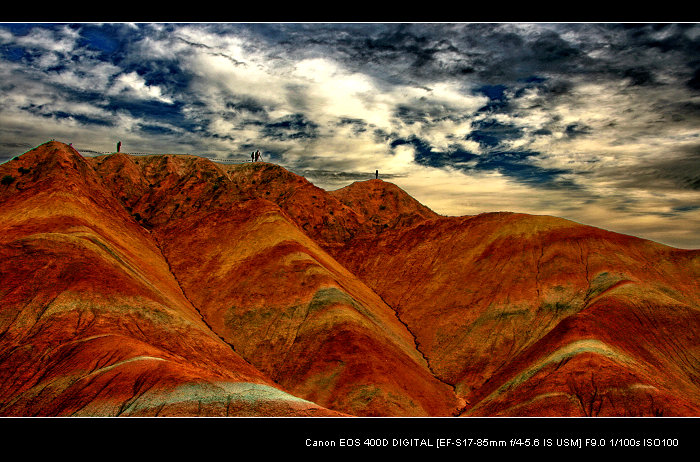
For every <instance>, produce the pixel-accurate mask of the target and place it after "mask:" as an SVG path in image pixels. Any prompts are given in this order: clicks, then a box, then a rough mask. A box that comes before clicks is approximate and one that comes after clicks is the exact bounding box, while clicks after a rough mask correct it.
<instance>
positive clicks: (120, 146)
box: [117, 141, 122, 152]
mask: <svg viewBox="0 0 700 462" xmlns="http://www.w3.org/2000/svg"><path fill="white" fill-rule="evenodd" d="M121 149H122V142H121V141H120V142H118V143H117V152H119V151H121Z"/></svg>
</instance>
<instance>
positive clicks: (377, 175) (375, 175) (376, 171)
mask: <svg viewBox="0 0 700 462" xmlns="http://www.w3.org/2000/svg"><path fill="white" fill-rule="evenodd" d="M374 179H375V180H378V179H379V170H375V171H374Z"/></svg>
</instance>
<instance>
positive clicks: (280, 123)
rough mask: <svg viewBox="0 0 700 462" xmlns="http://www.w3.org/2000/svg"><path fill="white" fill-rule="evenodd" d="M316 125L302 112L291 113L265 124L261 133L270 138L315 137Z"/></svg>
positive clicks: (295, 138) (296, 138) (294, 138)
mask: <svg viewBox="0 0 700 462" xmlns="http://www.w3.org/2000/svg"><path fill="white" fill-rule="evenodd" d="M317 131H318V125H317V124H315V123H314V122H312V121H310V120H308V119H306V117H304V115H303V114H292V115H290V116H285V117H281V118H279V119H277V120H275V121H273V122H270V123H267V124H265V126H264V127H263V129H262V135H263V136H264V137H265V138H269V139H272V140H283V141H284V140H303V139H313V138H316V137H317V136H318V135H317Z"/></svg>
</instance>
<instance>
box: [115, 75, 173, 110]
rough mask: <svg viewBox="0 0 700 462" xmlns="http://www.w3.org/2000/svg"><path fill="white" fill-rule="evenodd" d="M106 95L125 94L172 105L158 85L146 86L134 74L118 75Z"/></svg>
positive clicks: (141, 79) (138, 76)
mask: <svg viewBox="0 0 700 462" xmlns="http://www.w3.org/2000/svg"><path fill="white" fill-rule="evenodd" d="M107 94H108V95H121V94H126V95H128V96H130V97H133V98H137V99H146V100H148V99H154V100H157V101H161V102H163V103H169V104H172V102H173V100H172V99H171V98H169V97H167V96H165V95H163V94H162V91H161V89H160V87H159V86H158V85H147V84H146V81H145V79H144V78H143V77H141V76H140V75H138V74H137V73H136V72H129V73H128V74H120V75H119V76H117V77H116V78H115V79H114V82H113V83H112V86H111V87H110V88H109V89H108V90H107Z"/></svg>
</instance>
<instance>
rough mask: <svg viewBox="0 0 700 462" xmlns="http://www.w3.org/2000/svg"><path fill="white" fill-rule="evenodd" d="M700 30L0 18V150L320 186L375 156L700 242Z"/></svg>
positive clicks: (489, 196) (520, 198) (458, 187)
mask: <svg viewBox="0 0 700 462" xmlns="http://www.w3.org/2000/svg"><path fill="white" fill-rule="evenodd" d="M699 42H700V27H699V26H698V25H696V24H662V25H653V24H642V25H633V24H585V23H583V24H560V23H556V24H521V23H505V24H488V23H483V24H448V23H434V24H433V23H425V24H421V23H414V24H371V23H357V24H322V23H318V24H316V23H307V24H293V23H280V24H270V23H267V24H262V23H260V24H257V23H254V24H243V23H241V24H224V23H216V24H143V23H142V24H68V25H61V24H58V25H56V24H38V25H29V24H9V25H0V139H2V142H1V143H0V156H5V157H6V158H9V157H11V156H13V155H16V154H17V149H23V147H24V146H26V145H27V144H29V145H36V144H40V143H41V142H43V141H45V140H46V139H49V138H59V139H60V138H64V139H67V140H68V141H72V142H73V143H74V145H75V146H78V147H80V146H83V147H85V148H88V149H90V150H94V151H100V150H109V149H113V146H114V143H115V142H116V140H117V139H119V140H121V141H123V143H124V148H125V150H132V151H136V152H164V151H168V152H183V153H184V152H189V153H201V154H207V155H214V156H218V157H228V158H231V159H237V158H239V157H240V160H241V161H243V160H245V158H246V153H247V152H249V151H251V150H253V149H261V150H262V151H263V152H264V154H266V159H267V160H271V161H274V162H277V163H280V164H281V165H283V166H285V167H287V168H290V169H292V170H293V171H297V172H306V174H308V175H309V176H310V178H313V179H314V180H315V181H317V182H318V185H319V186H322V187H334V188H335V187H340V186H342V184H341V183H342V182H344V181H351V180H354V179H356V178H363V177H365V176H367V175H370V177H371V176H372V175H373V172H374V171H375V170H376V169H378V170H379V171H380V175H381V174H383V175H386V178H391V179H393V180H395V182H396V183H397V184H399V185H400V186H402V187H405V189H407V190H408V191H409V192H410V193H411V194H413V195H415V196H416V197H417V198H418V199H419V200H423V201H424V202H425V203H426V204H427V205H429V206H431V207H433V208H435V209H436V210H437V211H440V213H448V214H456V215H460V214H472V213H478V212H480V211H490V210H501V209H511V210H514V211H523V212H527V213H536V214H552V215H558V216H565V217H567V218H571V219H574V220H576V221H580V222H586V223H589V224H594V225H595V224H614V225H615V226H616V227H617V228H616V229H617V230H619V231H621V232H630V233H633V232H644V233H647V232H648V233H649V234H648V235H649V236H654V238H655V239H659V240H661V241H663V242H668V243H672V244H674V245H680V246H691V247H692V246H694V247H700V235H698V234H697V231H692V230H690V229H691V228H693V227H695V225H696V224H697V223H696V221H694V219H693V218H692V215H693V214H694V213H697V210H698V209H697V206H698V204H700V198H699V197H698V195H697V194H698V189H697V188H698V186H697V185H698V172H699V171H700V166H699V165H698V163H697V146H698V144H699V140H698V135H699V134H698V126H700V125H699V122H700V120H699V118H700V117H699V116H700V111H699V110H698V109H699V108H700V100H699V99H698V98H699V95H698V91H699V85H698V72H699V71H700V64H698V60H697V48H698V44H699ZM367 172H369V173H367ZM389 175H391V176H389ZM664 223H666V225H664ZM664 229H665V230H666V232H667V234H666V236H668V238H664ZM679 229H683V230H689V231H687V232H679V231H678V230H679ZM694 229H697V227H695V228H694Z"/></svg>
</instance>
